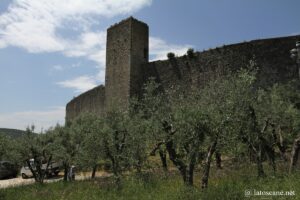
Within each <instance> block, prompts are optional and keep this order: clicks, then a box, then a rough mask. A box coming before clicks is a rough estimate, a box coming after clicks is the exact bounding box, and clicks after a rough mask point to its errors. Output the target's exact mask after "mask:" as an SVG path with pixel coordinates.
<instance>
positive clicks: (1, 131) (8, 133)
mask: <svg viewBox="0 0 300 200" xmlns="http://www.w3.org/2000/svg"><path fill="white" fill-rule="evenodd" d="M0 134H1V135H2V134H3V135H6V136H8V137H11V138H18V137H21V136H22V135H23V134H25V131H22V130H17V129H8V128H0Z"/></svg>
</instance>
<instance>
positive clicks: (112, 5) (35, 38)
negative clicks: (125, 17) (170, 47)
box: [0, 0, 152, 53]
mask: <svg viewBox="0 0 300 200" xmlns="http://www.w3.org/2000/svg"><path fill="white" fill-rule="evenodd" d="M151 2H152V0H113V1H108V0H63V1H62V0H15V1H12V3H11V4H10V6H9V8H8V10H7V12H5V13H3V14H2V15H0V48H3V47H6V46H16V47H20V48H24V49H26V50H27V51H29V52H32V53H38V52H55V51H60V52H68V51H70V50H72V49H73V46H72V44H74V41H71V42H70V41H68V39H66V38H63V37H59V36H58V35H57V31H58V29H59V28H69V29H76V30H79V32H80V33H82V32H84V31H87V30H89V28H90V25H92V24H93V23H95V21H94V20H93V17H95V16H99V17H113V16H116V15H120V14H129V13H132V12H135V11H137V10H139V9H141V8H143V7H145V6H148V5H150V4H151ZM73 24H75V25H74V26H73ZM66 26H72V27H66ZM85 36H86V38H83V39H86V40H85V41H83V42H84V43H85V44H90V46H86V48H88V47H93V45H94V44H93V41H94V39H95V38H91V37H90V35H83V37H85ZM92 37H93V36H92ZM70 44H71V45H70Z"/></svg>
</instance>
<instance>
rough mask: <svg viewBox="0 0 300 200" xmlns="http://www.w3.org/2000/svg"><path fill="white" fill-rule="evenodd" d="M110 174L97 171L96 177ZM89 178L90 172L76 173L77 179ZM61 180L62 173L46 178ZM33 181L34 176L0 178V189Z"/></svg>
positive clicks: (54, 180) (49, 180) (46, 181)
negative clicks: (26, 177)
mask: <svg viewBox="0 0 300 200" xmlns="http://www.w3.org/2000/svg"><path fill="white" fill-rule="evenodd" d="M108 176H111V174H108V173H105V172H97V173H96V177H108ZM87 179H90V173H80V174H76V177H75V180H87ZM60 180H63V176H62V175H60V176H58V177H54V178H51V179H45V183H53V182H57V181H60ZM33 183H34V179H33V178H28V179H23V178H22V177H17V178H12V179H6V180H0V189H3V188H10V187H17V186H22V185H29V184H33Z"/></svg>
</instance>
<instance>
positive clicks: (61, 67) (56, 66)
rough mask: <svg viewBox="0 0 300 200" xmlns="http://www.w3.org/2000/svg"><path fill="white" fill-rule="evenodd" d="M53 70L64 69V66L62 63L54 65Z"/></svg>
mask: <svg viewBox="0 0 300 200" xmlns="http://www.w3.org/2000/svg"><path fill="white" fill-rule="evenodd" d="M52 70H54V71H63V70H64V68H63V66H61V65H54V66H53V67H52Z"/></svg>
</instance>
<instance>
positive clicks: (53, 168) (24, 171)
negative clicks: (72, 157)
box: [20, 159, 62, 179]
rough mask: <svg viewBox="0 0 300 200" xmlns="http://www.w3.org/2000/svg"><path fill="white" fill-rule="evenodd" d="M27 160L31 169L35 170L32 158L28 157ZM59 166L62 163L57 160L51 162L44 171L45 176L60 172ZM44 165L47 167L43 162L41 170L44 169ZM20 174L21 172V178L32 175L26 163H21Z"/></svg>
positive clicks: (55, 174)
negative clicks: (28, 159)
mask: <svg viewBox="0 0 300 200" xmlns="http://www.w3.org/2000/svg"><path fill="white" fill-rule="evenodd" d="M29 162H30V165H31V167H32V169H33V170H36V167H35V165H34V160H33V159H30V161H29ZM61 166H62V165H61V164H60V163H58V162H51V163H50V164H49V167H48V169H47V171H46V176H47V177H51V176H57V175H58V174H59V172H60V169H61ZM46 167H47V164H43V165H42V170H46ZM20 174H21V176H22V178H23V179H25V178H29V177H33V174H32V172H31V170H30V168H29V166H28V165H27V163H25V164H24V165H23V167H22V168H21V172H20Z"/></svg>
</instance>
